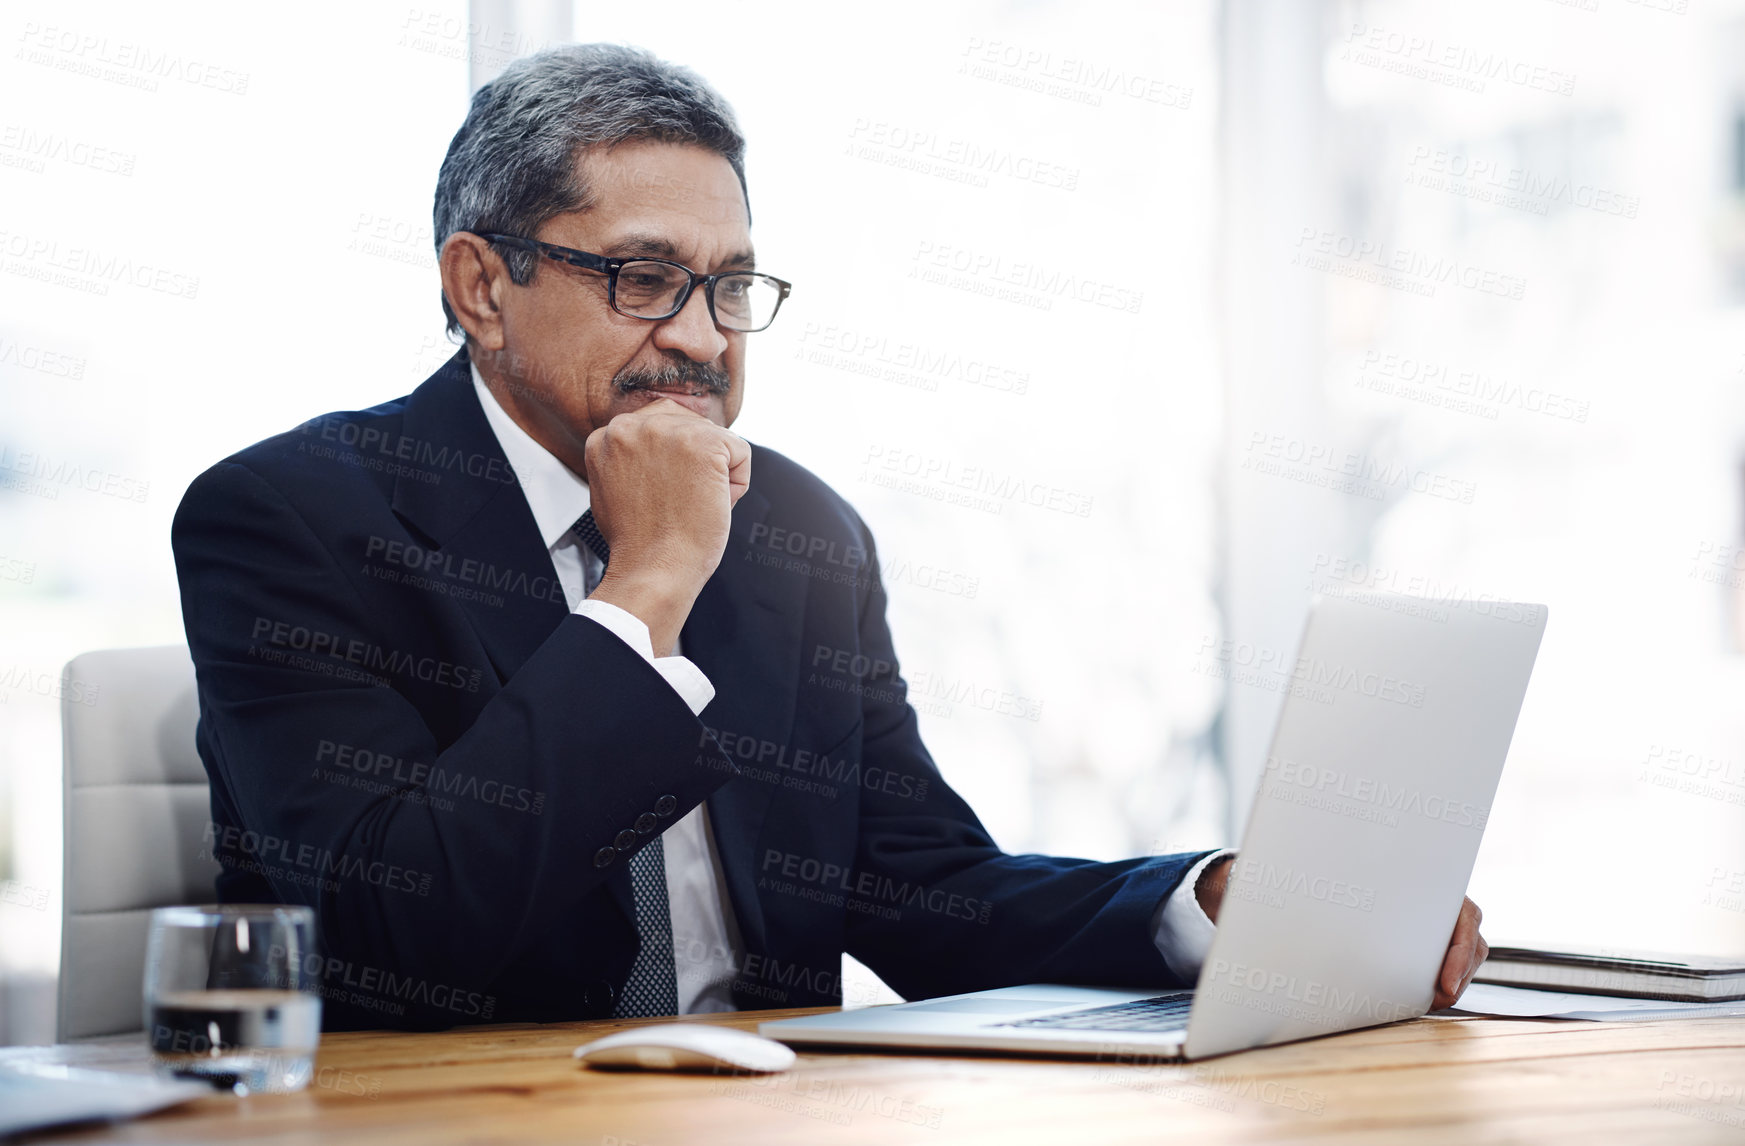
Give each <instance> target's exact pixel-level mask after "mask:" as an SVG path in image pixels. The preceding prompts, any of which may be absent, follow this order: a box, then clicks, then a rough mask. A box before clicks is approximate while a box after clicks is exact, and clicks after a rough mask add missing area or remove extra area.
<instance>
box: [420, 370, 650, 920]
mask: <svg viewBox="0 0 1745 1146" xmlns="http://www.w3.org/2000/svg"><path fill="white" fill-rule="evenodd" d="M401 432H402V434H403V441H402V442H401V443H399V451H400V454H401V456H404V457H407V458H409V459H411V460H409V461H408V472H406V473H404V474H402V475H401V476H400V477H398V478H396V479H395V482H394V502H393V506H394V512H395V513H397V514H398V515H399V516H400V518H401V520H403V521H405V522H406V523H407V524H408V525H409V526H411V527H412V528H413V529H414V530H416V531H417V532H418V533H419V534H422V535H423V537H424V538H425V539H427V541H428V542H429V545H430V549H431V551H432V553H433V554H434V555H436V557H437V558H438V559H440V560H442V561H444V562H445V563H446V567H447V568H448V569H451V570H458V569H462V568H467V569H469V570H470V571H472V572H473V575H474V576H475V577H476V581H473V582H472V584H473V585H474V587H476V588H478V589H479V590H480V592H479V593H478V594H476V595H474V596H473V597H471V598H468V599H463V600H462V601H461V603H460V604H461V608H462V609H463V610H464V611H465V612H466V616H467V620H468V622H469V623H470V624H471V625H472V628H473V631H474V633H476V634H477V636H478V639H479V643H480V644H481V645H483V646H484V649H485V655H486V656H487V657H488V658H489V659H490V661H491V667H492V668H493V669H495V670H496V672H497V676H498V679H499V681H500V682H507V681H508V680H509V679H510V678H512V677H513V676H514V675H515V674H516V673H517V672H519V671H520V670H521V666H522V665H523V664H525V663H526V662H527V659H528V658H529V657H531V656H532V655H533V654H534V653H535V652H536V651H538V649H539V646H540V645H542V644H544V643H545V642H546V640H547V639H548V638H549V637H550V636H551V634H552V633H553V632H554V631H556V629H557V627H558V625H559V624H561V623H562V622H563V619H564V618H565V617H566V616H568V615H569V608H568V606H567V604H566V603H565V601H564V597H563V590H562V588H561V586H559V584H558V581H557V572H556V570H555V569H554V568H553V566H552V563H551V554H550V552H549V551H547V549H546V548H545V545H544V544H543V543H542V541H541V540H540V536H539V526H538V525H537V524H536V523H535V522H534V520H533V511H532V510H531V509H529V508H528V506H527V499H526V498H525V497H524V496H522V493H521V486H520V484H519V483H518V482H516V481H515V478H514V474H513V471H511V470H510V469H509V462H508V459H507V458H505V457H504V455H503V448H502V446H501V445H499V444H498V442H497V435H496V434H495V433H493V432H492V431H491V424H490V422H488V421H486V420H485V412H484V410H483V409H481V408H480V406H479V399H478V395H477V394H476V393H474V391H473V380H472V371H471V368H470V367H469V365H468V362H467V355H466V351H465V350H464V349H463V350H461V351H460V352H459V353H457V354H456V355H455V356H454V357H453V358H451V359H449V360H448V362H447V363H446V364H445V365H444V366H443V367H442V368H441V369H439V370H438V371H437V372H436V373H435V374H433V375H431V377H430V378H429V379H428V380H427V381H426V382H425V383H424V384H423V385H422V386H420V387H418V389H417V390H415V391H413V393H412V397H411V398H410V399H409V400H408V401H407V404H406V415H405V420H404V422H403V424H402V429H401ZM431 473H435V474H436V475H438V479H439V480H437V481H434V482H433V481H430V480H428V475H429V474H431ZM469 561H471V562H475V563H476V564H474V565H471V566H468V565H466V564H465V563H466V562H469ZM469 580H470V578H469ZM606 889H607V891H608V892H609V893H610V894H611V896H612V899H613V901H614V902H616V903H617V904H618V907H619V909H620V910H622V911H623V912H624V918H625V919H626V920H627V921H628V922H629V923H630V925H631V926H632V927H634V926H635V922H636V908H635V901H634V897H633V895H632V893H631V889H630V878H629V876H628V874H627V873H626V871H625V869H623V868H622V867H621V868H620V869H618V870H616V871H614V872H613V873H611V874H610V875H608V876H607V878H606Z"/></svg>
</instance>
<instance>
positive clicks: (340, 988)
mask: <svg viewBox="0 0 1745 1146" xmlns="http://www.w3.org/2000/svg"><path fill="white" fill-rule="evenodd" d="M743 153H744V141H743V139H742V138H741V136H740V134H739V131H738V128H737V126H736V124H735V120H734V116H733V113H732V111H731V109H730V108H729V107H728V105H727V104H726V103H725V102H724V101H723V100H722V99H721V98H720V96H718V95H717V94H716V93H715V92H714V91H713V90H712V89H710V88H709V87H708V86H707V85H706V84H705V83H704V82H703V81H702V80H700V79H699V78H698V77H697V76H695V75H694V74H692V73H691V72H689V71H687V70H685V69H682V68H677V67H673V66H671V65H667V64H665V63H662V62H659V61H657V60H655V59H654V58H653V57H651V56H649V55H647V54H645V53H642V52H639V51H636V50H633V49H628V48H621V47H613V46H608V45H581V46H569V47H564V48H559V49H554V50H551V51H548V52H544V53H542V54H540V55H537V56H534V57H530V58H527V59H523V60H520V61H518V62H516V63H515V64H512V65H511V66H510V67H509V68H508V70H507V71H505V72H504V74H503V75H502V76H501V77H500V78H499V79H497V80H496V81H495V82H493V83H491V84H489V85H487V86H486V87H484V88H483V89H481V90H480V91H479V92H478V93H477V95H475V96H474V98H473V102H472V107H471V110H470V112H469V113H468V115H467V118H466V121H465V123H464V124H463V125H462V126H461V129H460V131H459V133H458V134H456V136H455V138H454V141H453V143H452V144H451V145H450V147H449V151H448V155H447V157H446V159H445V160H444V161H443V164H442V168H441V172H440V174H439V176H438V180H437V189H436V203H435V233H436V238H437V244H438V249H439V252H440V266H441V274H442V294H443V307H444V310H445V311H446V312H447V314H448V317H449V324H450V329H451V331H455V332H457V333H459V334H462V335H464V347H463V348H462V349H461V351H460V352H459V353H457V354H456V355H455V357H454V358H453V359H452V360H450V361H449V362H448V363H447V364H446V365H445V366H443V367H442V368H441V369H439V370H438V371H437V372H436V373H435V374H434V375H432V376H431V377H430V378H429V379H428V380H427V381H425V382H424V383H423V384H422V385H421V386H419V387H418V388H417V390H415V391H414V392H413V393H412V394H410V395H408V396H406V397H404V398H400V399H396V400H394V401H391V402H387V403H384V404H382V405H379V406H376V407H373V408H371V409H367V410H361V411H353V412H346V413H336V414H329V415H325V416H323V417H319V418H316V419H314V420H312V421H310V422H307V423H304V424H303V425H301V426H299V427H297V428H296V429H293V430H291V431H289V432H288V433H285V434H281V435H279V436H278V437H275V438H271V439H268V440H267V441H264V442H261V443H258V444H256V445H254V446H251V447H249V448H247V449H245V450H243V451H241V452H240V453H237V454H235V455H233V456H231V457H230V458H228V459H226V460H225V461H222V462H220V463H218V464H217V465H216V466H214V467H213V468H212V469H210V470H208V471H207V472H206V473H204V474H202V475H201V476H200V477H199V478H198V479H196V481H195V482H194V483H193V485H192V486H191V487H190V489H189V490H188V493H187V495H186V497H185V498H184V500H183V502H182V505H181V508H180V510H179V512H178V513H177V517H176V522H175V528H174V534H173V543H174V547H175V553H176V561H177V567H178V572H179V576H180V579H181V590H182V604H183V614H184V619H185V623H186V626H187V632H188V640H189V643H190V645H191V647H192V650H193V654H194V660H195V664H196V667H197V670H198V677H199V694H200V711H201V719H200V731H199V748H200V753H201V757H202V759H203V760H204V762H205V765H206V769H207V772H208V775H209V776H210V778H211V783H212V822H211V824H210V825H209V826H208V830H207V833H206V846H207V847H208V848H209V849H210V851H211V854H212V855H214V856H215V857H216V858H217V859H218V860H219V861H220V862H221V863H222V864H223V870H222V874H221V875H220V876H219V880H218V894H219V897H220V899H222V900H226V901H285V902H294V903H308V904H311V905H313V906H314V907H315V908H316V909H317V912H318V916H319V919H320V924H321V931H322V938H323V941H324V947H325V950H324V952H323V953H322V955H321V956H319V957H317V958H314V959H308V960H305V961H304V962H305V968H304V969H305V970H306V971H307V972H309V973H314V974H317V975H319V977H320V979H321V982H322V986H321V990H322V993H323V995H324V996H325V997H326V999H327V1008H326V1023H327V1025H328V1026H329V1027H330V1028H342V1027H356V1026H369V1027H379V1026H412V1027H419V1026H442V1025H452V1024H455V1023H464V1022H481V1021H498V1022H501V1021H512V1020H532V1021H547V1020H561V1019H577V1018H585V1017H594V1016H607V1015H620V1016H637V1015H657V1014H673V1013H691V1012H698V1011H710V1010H724V1009H731V1008H733V1007H759V1006H783V1005H785V1006H806V1005H823V1004H829V1003H834V1002H836V1001H838V999H839V997H840V983H839V980H838V974H837V972H838V968H839V967H840V965H841V956H842V953H843V952H845V951H846V952H849V953H851V954H853V955H855V956H856V957H858V958H860V959H861V960H863V961H864V962H866V963H867V964H868V965H869V966H871V967H872V968H873V970H875V971H876V972H878V973H879V974H880V975H881V976H883V977H884V978H885V979H886V980H887V981H888V982H889V983H890V984H891V985H892V986H893V987H895V988H896V989H897V990H898V991H900V992H902V993H903V994H905V995H907V996H910V997H915V996H926V995H934V994H943V993H948V992H957V991H967V990H974V989H981V988H988V987H995V986H999V985H1003V984H1012V983H1021V982H1027V981H1043V980H1052V981H1072V982H1082V983H1109V984H1116V983H1119V984H1134V983H1138V984H1157V985H1159V986H1167V985H1175V984H1180V983H1185V982H1191V979H1192V976H1193V975H1194V974H1195V973H1196V972H1197V969H1198V965H1199V961H1200V959H1201V958H1202V957H1203V955H1204V953H1205V949H1206V946H1207V944H1208V943H1209V942H1210V937H1211V933H1212V927H1213V920H1215V918H1216V916H1217V912H1218V906H1219V903H1220V901H1221V898H1222V894H1223V880H1224V878H1225V870H1226V866H1227V865H1226V863H1225V861H1226V860H1227V858H1228V855H1227V853H1205V854H1199V855H1175V856H1165V857H1155V858H1143V859H1131V860H1123V861H1119V862H1115V863H1093V862H1090V861H1086V860H1077V859H1062V858H1053V857H1045V856H1035V855H1006V854H1003V853H1002V852H1001V851H1000V850H999V849H998V848H997V847H996V846H995V845H994V843H993V842H992V840H990V839H989V837H988V834H987V832H986V831H985V830H984V829H983V828H982V826H981V824H980V823H979V822H978V821H977V819H976V817H975V814H974V813H973V812H972V811H971V810H970V809H969V807H968V806H967V805H966V804H965V803H964V802H963V800H962V799H960V798H959V797H958V795H957V794H956V793H955V792H953V791H952V790H951V788H950V786H949V785H948V784H946V783H945V781H944V780H943V779H942V778H941V776H940V773H939V771H938V770H937V768H936V767H935V766H934V763H933V761H932V759H931V758H930V757H929V755H928V753H927V750H926V748H925V747H924V746H923V745H922V743H921V739H920V736H919V734H918V732H917V729H916V719H915V713H914V710H913V709H911V708H910V707H909V706H908V704H907V703H906V702H905V699H904V691H905V685H904V682H903V680H902V678H901V676H900V675H899V673H898V670H897V667H896V666H897V656H896V653H895V651H894V650H893V649H892V645H891V637H890V632H889V629H888V627H887V625H886V622H885V594H884V590H883V588H882V586H881V585H880V583H879V576H878V561H877V558H876V555H875V548H874V544H873V539H872V537H871V535H870V534H869V532H868V531H867V528H866V525H865V523H863V522H862V521H861V519H860V517H859V516H858V515H857V514H856V513H855V512H854V510H853V509H852V508H851V507H850V506H849V505H848V503H847V502H845V501H844V500H843V499H842V498H841V497H839V496H838V495H837V494H836V493H835V492H833V491H832V490H830V489H829V488H828V487H826V486H825V485H824V483H822V482H821V481H819V480H818V479H817V478H815V477H814V476H812V475H811V474H810V473H808V472H806V471H805V470H803V469H801V468H800V467H799V466H797V465H795V464H794V463H793V462H791V461H789V460H788V459H787V458H785V457H783V456H782V455H780V454H778V453H775V452H774V451H772V450H769V449H765V448H763V447H755V448H754V447H753V446H751V445H750V444H748V443H747V442H745V441H744V440H743V439H741V438H739V437H738V436H737V435H735V434H734V433H732V431H731V430H730V428H729V427H731V426H732V424H733V422H734V419H735V418H736V417H737V416H738V414H739V410H740V406H741V403H742V402H743V401H744V399H745V390H746V350H747V345H748V340H749V339H750V338H751V337H752V336H753V335H755V333H756V332H757V331H758V330H761V329H763V328H765V327H766V326H767V325H768V324H769V323H770V322H771V321H773V320H774V319H775V317H776V314H777V311H778V310H779V308H780V305H781V302H782V300H783V299H784V298H786V297H787V294H788V292H789V289H790V287H789V284H787V283H786V282H784V281H783V280H781V279H779V278H777V277H774V276H773V275H771V274H769V273H767V272H765V271H762V270H759V269H757V268H756V266H755V262H754V253H753V248H752V242H751V232H750V210H749V196H748V194H747V190H746V186H745V178H744V167H743V162H742V157H743ZM339 365H341V364H338V363H333V362H328V363H325V364H322V363H316V364H313V368H317V369H333V368H336V367H337V366H339ZM365 384H366V385H367V380H366V381H365ZM796 537H797V538H801V539H803V544H804V546H805V547H806V548H807V549H808V550H809V551H811V552H813V553H819V552H829V553H832V554H835V555H837V557H836V558H834V559H833V563H832V566H831V569H830V570H829V572H830V573H831V574H832V576H829V577H815V576H812V575H810V573H811V571H810V570H808V569H806V568H803V567H800V568H796V567H795V563H794V562H793V561H792V559H791V558H790V556H789V554H790V552H791V547H792V539H793V538H796ZM1477 924H1478V913H1477V909H1476V908H1475V907H1474V906H1473V905H1472V904H1471V903H1470V901H1469V902H1468V903H1467V905H1466V907H1465V909H1464V910H1463V911H1462V914H1461V917H1460V921H1459V923H1458V925H1457V926H1456V929H1455V931H1454V934H1453V935H1452V937H1451V941H1450V945H1449V950H1448V954H1447V958H1446V961H1445V963H1444V966H1443V968H1442V972H1441V976H1440V978H1439V980H1438V983H1437V985H1436V1003H1437V1005H1443V1004H1446V1003H1447V1002H1449V1001H1450V1000H1451V999H1452V997H1453V996H1454V995H1456V994H1457V993H1458V992H1459V990H1460V989H1462V988H1463V987H1464V986H1465V983H1466V982H1467V980H1468V979H1469V978H1470V976H1471V974H1472V972H1473V971H1474V970H1475V969H1476V967H1477V964H1478V963H1479V962H1480V961H1482V958H1483V955H1484V951H1485V947H1484V943H1483V940H1482V939H1481V938H1480V937H1479V935H1478V928H1477Z"/></svg>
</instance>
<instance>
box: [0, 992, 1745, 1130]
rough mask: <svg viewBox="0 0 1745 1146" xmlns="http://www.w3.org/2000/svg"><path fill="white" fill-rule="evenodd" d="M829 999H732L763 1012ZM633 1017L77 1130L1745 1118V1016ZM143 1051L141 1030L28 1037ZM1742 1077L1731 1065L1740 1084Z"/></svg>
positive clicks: (85, 1055) (389, 1048)
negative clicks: (1041, 1040) (1019, 1046)
mask: <svg viewBox="0 0 1745 1146" xmlns="http://www.w3.org/2000/svg"><path fill="white" fill-rule="evenodd" d="M812 1013H814V1012H812V1011H766V1012H757V1013H752V1012H746V1013H741V1014H738V1015H730V1016H715V1017H714V1019H713V1020H712V1021H716V1022H725V1023H728V1024H730V1025H734V1026H742V1027H747V1028H751V1027H753V1026H754V1024H755V1023H756V1022H757V1021H758V1020H760V1019H764V1018H773V1017H786V1016H789V1015H795V1014H812ZM624 1025H626V1024H623V1023H619V1022H597V1023H568V1024H554V1025H550V1026H495V1027H475V1028H470V1029H465V1030H456V1031H446V1032H443V1033H440V1034H425V1035H417V1034H393V1033H377V1032H357V1033H351V1034H335V1035H327V1036H324V1037H323V1039H322V1043H321V1054H320V1058H319V1060H318V1062H317V1075H316V1081H315V1083H314V1084H312V1085H311V1086H310V1088H309V1089H308V1090H307V1091H305V1092H303V1093H301V1094H293V1095H260V1096H255V1097H251V1098H243V1099H238V1098H233V1097H230V1096H225V1095H214V1096H213V1097H211V1098H202V1099H200V1100H198V1101H196V1102H193V1103H190V1104H188V1105H186V1106H183V1107H179V1108H177V1109H175V1110H170V1111H166V1112H163V1113H161V1114H158V1115H154V1116H151V1117H148V1118H145V1119H142V1120H139V1121H136V1122H132V1123H127V1124H123V1125H120V1126H114V1127H105V1128H102V1129H96V1130H73V1131H66V1132H60V1133H53V1132H50V1133H45V1134H42V1135H39V1136H37V1137H36V1138H32V1139H29V1141H33V1142H36V1141H53V1142H56V1143H73V1142H247V1143H266V1142H275V1143H277V1142H287V1143H288V1142H299V1143H303V1142H306V1143H322V1144H328V1143H347V1142H372V1143H374V1142H391V1143H407V1144H419V1146H422V1144H425V1143H441V1142H503V1143H522V1142H579V1143H594V1144H598V1146H631V1144H638V1146H685V1144H690V1143H708V1144H710V1146H717V1144H727V1143H741V1142H744V1143H795V1144H804V1146H812V1144H814V1143H835V1142H844V1143H863V1142H865V1143H874V1142H876V1143H938V1144H941V1146H944V1144H947V1143H949V1144H952V1146H955V1144H957V1143H965V1142H969V1143H975V1142H987V1143H999V1144H1000V1146H1008V1144H1011V1143H1046V1144H1047V1146H1069V1144H1077V1143H1087V1142H1147V1143H1155V1142H1159V1141H1172V1142H1193V1143H1220V1142H1243V1143H1250V1142H1303V1143H1309V1142H1313V1143H1318V1144H1326V1143H1332V1142H1338V1143H1346V1142H1357V1143H1376V1144H1382V1143H1386V1144H1390V1146H1391V1144H1394V1143H1401V1142H1410V1143H1461V1144H1463V1146H1464V1144H1467V1143H1475V1142H1482V1143H1491V1142H1530V1143H1545V1142H1570V1143H1579V1144H1581V1146H1609V1144H1610V1143H1614V1142H1656V1143H1660V1142H1731V1143H1738V1142H1741V1141H1745V1019H1697V1020H1684V1021H1680V1022H1666V1023H1619V1024H1616V1025H1608V1026H1601V1025H1597V1024H1589V1023H1578V1022H1553V1021H1545V1020H1538V1021H1523V1020H1496V1019H1459V1020H1453V1019H1420V1020H1418V1021H1416V1022H1410V1023H1400V1024H1397V1025H1394V1026H1391V1027H1382V1028H1377V1029H1374V1030H1368V1031H1356V1032H1352V1033H1350V1034H1344V1035H1339V1036H1336V1037H1334V1038H1330V1039H1320V1040H1317V1041H1314V1042H1307V1043H1298V1044H1295V1045H1292V1046H1282V1047H1270V1048H1267V1049H1264V1050H1257V1051H1249V1052H1247V1053H1244V1054H1240V1055H1234V1056H1230V1057H1226V1058H1222V1059H1213V1060H1209V1061H1207V1062H1204V1063H1200V1064H1187V1065H1179V1066H1177V1065H1154V1066H1133V1065H1123V1064H1116V1063H1096V1062H1085V1061H1079V1062H1067V1061H1048V1060H1042V1059H1020V1058H982V1057H968V1056H961V1057H960V1056H908V1055H883V1054H803V1055H801V1056H800V1062H799V1065H798V1066H796V1067H795V1068H794V1070H792V1071H790V1072H788V1073H786V1074H782V1075H775V1076H761V1077H758V1076H743V1075H742V1076H738V1077H714V1076H709V1075H674V1074H619V1073H611V1074H609V1073H605V1072H601V1071H594V1070H589V1069H586V1068H584V1067H581V1066H579V1065H578V1064H577V1063H576V1061H575V1060H574V1059H573V1058H571V1057H570V1052H571V1051H572V1050H573V1049H574V1048H575V1047H576V1046H577V1045H578V1044H579V1043H582V1042H586V1041H587V1040H588V1039H590V1038H594V1037H597V1036H599V1035H601V1034H604V1033H607V1032H609V1031H612V1030H616V1029H618V1028H619V1027H621V1026H624ZM15 1055H28V1056H29V1057H32V1058H38V1059H50V1060H54V1061H67V1060H68V1059H69V1058H79V1059H82V1060H84V1061H88V1062H100V1061H105V1060H109V1061H115V1060H117V1059H129V1058H131V1060H132V1061H134V1062H142V1061H144V1057H145V1055H144V1048H143V1046H141V1045H136V1044H133V1043H131V1042H130V1043H129V1044H127V1045H125V1046H121V1047H75V1048H65V1047H62V1048H37V1049H34V1050H31V1051H21V1050H13V1051H9V1052H7V1057H13V1056H15ZM1726 1087H1732V1088H1733V1089H1732V1090H1731V1091H1730V1093H1729V1092H1728V1091H1726V1090H1725V1088H1726Z"/></svg>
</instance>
